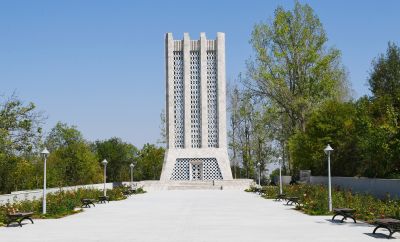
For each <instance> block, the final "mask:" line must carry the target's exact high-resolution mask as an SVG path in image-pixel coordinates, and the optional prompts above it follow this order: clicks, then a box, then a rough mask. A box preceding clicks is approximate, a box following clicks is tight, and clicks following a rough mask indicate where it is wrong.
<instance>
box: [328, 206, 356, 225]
mask: <svg viewBox="0 0 400 242" xmlns="http://www.w3.org/2000/svg"><path fill="white" fill-rule="evenodd" d="M333 212H334V215H333V217H332V221H333V220H335V217H336V216H342V217H343V218H342V220H341V222H342V223H343V221H344V220H346V219H347V218H351V219H353V221H354V223H357V222H356V219H355V218H354V213H355V212H356V210H355V209H351V208H334V209H333Z"/></svg>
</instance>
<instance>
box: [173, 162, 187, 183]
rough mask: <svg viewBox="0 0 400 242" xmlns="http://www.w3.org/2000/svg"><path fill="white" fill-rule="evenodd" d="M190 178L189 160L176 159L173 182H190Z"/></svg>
mask: <svg viewBox="0 0 400 242" xmlns="http://www.w3.org/2000/svg"><path fill="white" fill-rule="evenodd" d="M189 178H190V176H189V159H176V162H175V166H174V170H173V171H172V175H171V180H180V181H182V180H183V181H185V180H186V181H188V180H189Z"/></svg>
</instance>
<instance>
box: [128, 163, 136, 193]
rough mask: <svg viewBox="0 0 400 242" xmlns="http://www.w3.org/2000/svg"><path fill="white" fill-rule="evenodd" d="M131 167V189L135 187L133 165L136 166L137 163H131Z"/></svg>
mask: <svg viewBox="0 0 400 242" xmlns="http://www.w3.org/2000/svg"><path fill="white" fill-rule="evenodd" d="M129 167H130V168H131V189H132V187H133V167H135V165H134V164H133V163H131V164H130V165H129Z"/></svg>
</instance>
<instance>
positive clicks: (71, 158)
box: [45, 122, 102, 186]
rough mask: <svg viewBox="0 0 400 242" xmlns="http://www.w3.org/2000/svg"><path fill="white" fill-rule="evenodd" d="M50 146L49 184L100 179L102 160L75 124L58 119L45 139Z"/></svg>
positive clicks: (73, 183)
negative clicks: (68, 123)
mask: <svg viewBox="0 0 400 242" xmlns="http://www.w3.org/2000/svg"><path fill="white" fill-rule="evenodd" d="M45 144H46V146H47V147H48V149H49V150H50V156H49V158H48V164H49V166H48V167H49V176H48V180H49V182H48V184H49V186H71V185H78V184H79V185H81V184H89V183H97V182H100V181H101V177H102V173H101V167H100V164H99V160H98V158H97V156H96V154H95V153H94V152H92V149H91V147H90V145H89V144H88V143H87V142H86V141H85V140H84V139H83V136H82V134H81V132H80V131H79V130H78V129H77V128H76V126H69V125H67V124H65V123H61V122H58V123H57V124H56V125H55V126H54V128H52V129H51V131H50V133H49V135H48V136H47V138H46V141H45Z"/></svg>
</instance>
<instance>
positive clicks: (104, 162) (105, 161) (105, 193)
mask: <svg viewBox="0 0 400 242" xmlns="http://www.w3.org/2000/svg"><path fill="white" fill-rule="evenodd" d="M101 163H102V164H103V165H104V196H107V190H106V180H107V175H106V171H107V163H108V161H107V160H106V159H104V160H103V161H102V162H101Z"/></svg>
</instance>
